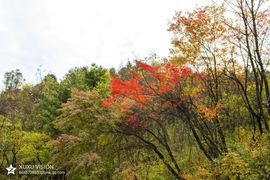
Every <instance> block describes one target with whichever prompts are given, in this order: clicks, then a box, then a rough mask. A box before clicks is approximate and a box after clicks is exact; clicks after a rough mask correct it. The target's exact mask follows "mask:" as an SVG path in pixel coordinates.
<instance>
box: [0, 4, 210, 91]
mask: <svg viewBox="0 0 270 180" xmlns="http://www.w3.org/2000/svg"><path fill="white" fill-rule="evenodd" d="M207 4H209V0H23V1H22V0H0V81H1V82H0V84H1V85H0V87H2V81H3V76H4V73H5V72H7V71H10V70H13V69H20V70H21V72H22V73H23V75H24V77H25V79H26V81H27V82H29V83H36V82H37V78H36V72H37V69H38V68H39V67H41V70H42V73H43V75H45V74H46V73H53V74H55V75H56V76H57V77H58V79H62V78H63V76H64V75H65V74H66V73H67V71H68V70H69V69H70V68H73V67H76V66H77V67H80V66H85V65H91V64H92V63H96V64H98V65H102V66H104V67H106V68H110V67H115V68H118V67H119V66H120V65H121V64H125V63H126V62H127V60H133V59H134V58H135V57H137V58H144V57H147V56H149V54H151V53H153V52H154V53H156V54H157V55H159V56H161V57H166V56H168V55H169V48H170V47H171V44H170V41H171V37H172V34H171V33H170V32H168V31H167V29H168V22H169V21H170V20H171V19H172V17H173V16H174V14H175V12H176V11H190V10H192V9H194V8H195V7H199V6H201V5H207Z"/></svg>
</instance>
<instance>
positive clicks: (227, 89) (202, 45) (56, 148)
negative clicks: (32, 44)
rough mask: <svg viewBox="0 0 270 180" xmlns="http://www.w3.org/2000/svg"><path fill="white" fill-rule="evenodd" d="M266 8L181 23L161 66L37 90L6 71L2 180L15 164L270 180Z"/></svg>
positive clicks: (98, 73) (224, 10)
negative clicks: (169, 51)
mask: <svg viewBox="0 0 270 180" xmlns="http://www.w3.org/2000/svg"><path fill="white" fill-rule="evenodd" d="M268 5H269V4H268V1H264V0H235V1H224V3H223V4H222V5H221V6H219V5H217V4H215V5H213V6H207V7H201V8H197V9H195V10H194V11H193V12H188V13H183V12H178V13H176V15H175V17H174V18H173V19H172V21H171V22H170V24H169V31H170V32H172V34H173V38H172V44H173V48H172V49H171V55H170V57H167V58H164V59H161V58H157V57H156V56H152V57H150V58H147V59H145V60H135V61H134V62H133V63H130V62H129V63H128V64H127V65H126V66H125V67H122V68H120V69H119V70H115V69H110V70H107V69H105V68H103V67H100V66H97V65H95V64H93V65H92V66H91V67H80V68H74V69H71V70H70V71H69V72H68V73H67V74H66V76H65V77H64V79H63V80H61V81H60V82H58V81H57V78H56V77H55V76H54V75H53V74H48V75H46V76H45V77H42V78H41V80H40V82H39V83H37V84H35V85H32V84H28V83H25V82H24V79H23V75H22V73H21V72H20V71H19V70H15V71H11V72H7V73H6V74H5V77H4V79H5V80H4V84H5V89H4V90H3V91H2V92H1V94H0V113H1V114H0V124H1V126H0V128H1V130H0V145H1V146H0V174H1V175H0V179H5V178H6V167H8V166H9V165H10V164H12V165H13V166H17V165H19V164H52V165H53V166H54V167H55V168H56V169H58V170H63V171H65V172H66V174H65V177H67V178H68V179H136V180H139V179H270V134H269V119H270V90H269V88H270V87H269V79H270V77H269V68H268V64H269V60H270V56H269V55H270V54H269V53H270V49H269V48H270V47H269V43H270V41H269V40H270V39H269V38H270V36H269V27H270V26H269V25H270V17H269V15H270V14H269V8H268ZM232 15H233V16H232ZM13 177H15V178H18V179H20V178H26V179H27V177H28V176H18V175H13ZM31 177H32V178H36V179H46V178H49V176H42V175H40V176H37V175H36V176H31ZM28 178H29V177H28ZM55 178H59V179H61V178H64V176H63V175H62V176H59V175H58V176H55Z"/></svg>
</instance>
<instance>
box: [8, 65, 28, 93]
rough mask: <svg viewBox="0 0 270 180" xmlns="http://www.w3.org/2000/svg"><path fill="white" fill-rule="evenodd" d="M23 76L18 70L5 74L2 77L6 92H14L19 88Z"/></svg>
mask: <svg viewBox="0 0 270 180" xmlns="http://www.w3.org/2000/svg"><path fill="white" fill-rule="evenodd" d="M23 81H24V79H23V75H22V73H21V72H20V70H19V69H16V70H15V71H14V70H12V71H10V72H6V73H5V75H4V85H5V90H6V91H14V90H17V89H19V88H20V87H21V85H22V83H23Z"/></svg>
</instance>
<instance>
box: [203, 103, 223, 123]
mask: <svg viewBox="0 0 270 180" xmlns="http://www.w3.org/2000/svg"><path fill="white" fill-rule="evenodd" d="M220 110H221V104H220V103H218V104H217V105H216V106H215V107H214V108H208V107H206V106H205V105H199V106H198V112H199V113H200V114H202V116H203V117H204V118H205V119H206V120H208V121H214V120H215V119H216V118H217V116H218V114H219V112H220Z"/></svg>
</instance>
